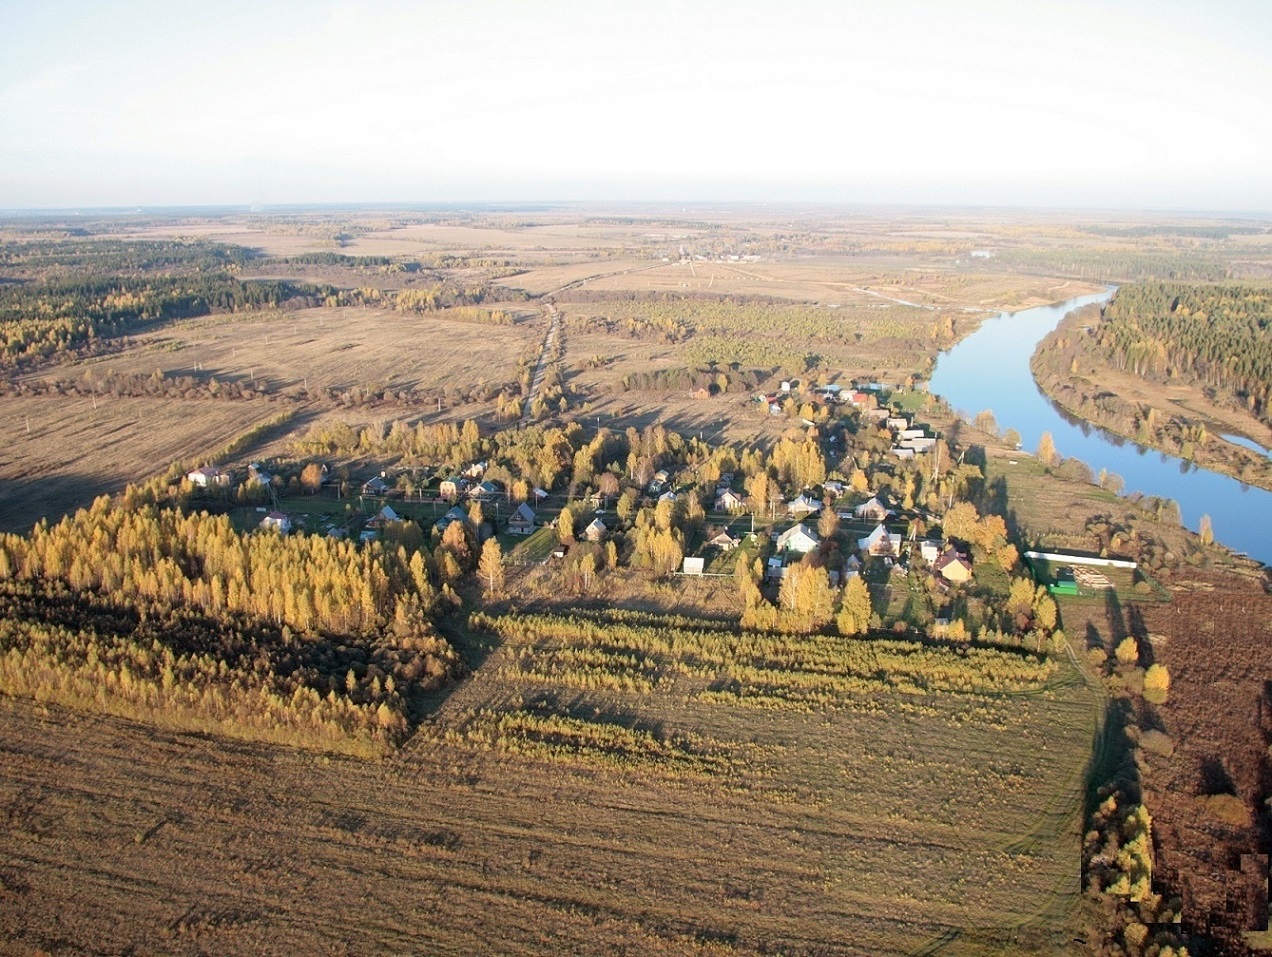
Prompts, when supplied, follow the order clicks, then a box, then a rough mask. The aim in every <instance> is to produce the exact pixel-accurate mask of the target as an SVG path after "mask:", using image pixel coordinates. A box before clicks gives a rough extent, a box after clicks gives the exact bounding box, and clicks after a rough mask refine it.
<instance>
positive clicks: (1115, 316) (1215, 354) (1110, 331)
mask: <svg viewBox="0 0 1272 957" xmlns="http://www.w3.org/2000/svg"><path fill="white" fill-rule="evenodd" d="M1096 334H1097V336H1098V341H1099V344H1100V347H1101V349H1102V350H1103V351H1104V353H1105V354H1106V355H1107V356H1108V358H1109V360H1110V362H1111V363H1112V364H1113V365H1115V366H1117V367H1118V368H1119V369H1126V370H1129V371H1131V372H1133V373H1135V374H1136V375H1139V376H1142V377H1144V378H1148V379H1154V380H1157V381H1167V380H1170V379H1184V380H1187V381H1192V382H1197V383H1200V384H1201V385H1203V386H1208V387H1210V388H1212V389H1215V390H1216V391H1218V392H1221V393H1226V394H1227V395H1229V396H1231V397H1233V398H1235V399H1236V400H1238V401H1239V402H1241V403H1242V404H1243V405H1244V406H1245V407H1246V408H1247V409H1249V410H1250V411H1251V412H1252V413H1254V414H1255V415H1256V416H1258V417H1260V418H1261V419H1263V420H1264V421H1269V399H1270V398H1272V287H1269V286H1266V285H1252V284H1244V283H1243V284H1235V283H1224V284H1219V285H1193V284H1185V283H1164V282H1153V283H1134V284H1132V285H1129V286H1123V287H1122V288H1121V289H1119V290H1118V291H1117V294H1116V295H1115V296H1114V298H1113V301H1112V302H1110V303H1109V305H1108V306H1107V307H1106V308H1105V310H1104V321H1103V322H1102V323H1101V324H1100V326H1099V328H1098V330H1097V333H1096Z"/></svg>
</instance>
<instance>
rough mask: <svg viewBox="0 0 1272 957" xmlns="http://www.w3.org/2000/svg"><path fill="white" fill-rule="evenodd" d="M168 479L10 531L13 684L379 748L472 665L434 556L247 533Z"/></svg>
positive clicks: (223, 726)
mask: <svg viewBox="0 0 1272 957" xmlns="http://www.w3.org/2000/svg"><path fill="white" fill-rule="evenodd" d="M154 492H155V489H145V488H141V489H132V490H130V491H129V493H127V494H126V495H125V496H124V499H123V500H122V501H120V502H118V503H112V502H111V501H110V500H109V499H107V498H105V497H103V498H101V499H98V501H97V502H95V503H94V504H93V506H92V508H90V509H84V510H81V511H79V512H77V513H76V514H75V515H73V516H68V517H67V518H65V519H63V520H62V521H61V522H59V523H58V524H56V525H52V526H49V525H47V524H43V523H41V524H39V525H37V526H36V528H35V529H34V530H33V531H32V533H31V535H30V536H26V537H24V536H17V535H5V536H3V537H2V538H0V583H4V584H5V586H6V589H7V590H6V591H5V592H4V596H3V601H4V603H5V606H6V614H5V615H4V618H5V621H6V625H5V634H4V641H3V642H0V646H2V647H3V654H4V659H3V664H0V668H3V673H2V674H0V683H3V688H4V690H5V691H7V692H8V693H11V694H24V695H31V696H34V697H36V698H38V699H42V700H54V701H58V702H59V703H62V704H68V705H72V706H87V707H90V708H96V707H105V708H106V709H107V710H109V711H112V713H119V714H125V715H128V716H132V717H143V718H146V719H148V720H154V721H158V722H160V723H165V724H171V723H172V722H174V721H178V720H179V718H180V720H179V723H180V725H181V726H182V727H187V728H198V729H204V730H206V729H213V728H215V729H216V730H218V731H221V732H222V733H228V734H231V735H234V736H241V737H264V738H267V739H270V740H284V741H287V742H289V743H295V744H300V745H302V746H307V747H319V748H330V749H334V750H350V749H352V750H354V751H356V752H358V753H363V752H365V751H368V750H370V751H372V752H379V751H383V750H384V749H386V748H387V747H390V746H392V745H394V744H396V743H397V742H399V741H400V740H401V739H402V738H403V737H404V736H405V734H406V732H407V730H408V710H409V707H410V701H409V699H410V697H411V696H412V695H414V694H416V693H418V692H422V691H429V690H435V689H437V688H440V687H441V686H443V685H444V684H445V683H446V682H447V681H448V680H450V679H451V678H452V677H454V676H455V675H457V674H459V672H460V668H461V665H460V661H459V658H458V657H457V655H456V654H455V652H454V650H453V649H452V648H451V647H450V645H449V644H448V643H447V642H446V641H445V639H443V638H441V637H440V636H438V635H437V634H436V633H435V632H434V630H433V626H432V623H431V620H430V617H429V616H430V613H431V612H432V611H433V604H434V602H435V601H436V596H437V590H436V588H435V587H434V585H433V584H432V582H431V580H430V577H429V563H428V556H427V554H426V553H422V552H420V551H415V552H414V553H413V554H408V552H407V549H406V548H405V547H397V548H391V547H384V546H381V545H379V544H373V545H371V546H369V547H358V546H357V545H355V544H354V543H351V542H347V541H345V542H339V541H335V540H333V539H329V538H326V537H322V536H316V535H301V536H292V537H284V536H280V535H274V534H260V533H251V534H243V533H240V532H237V531H236V530H235V529H234V528H233V526H232V524H231V523H230V520H229V519H228V517H226V516H224V515H222V516H212V515H209V514H208V513H206V512H191V513H187V512H184V511H182V510H179V509H172V508H160V507H157V505H156V504H155V503H154V501H153V498H154Z"/></svg>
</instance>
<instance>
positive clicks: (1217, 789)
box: [1197, 754, 1237, 797]
mask: <svg viewBox="0 0 1272 957" xmlns="http://www.w3.org/2000/svg"><path fill="white" fill-rule="evenodd" d="M1197 793H1198V794H1200V795H1209V794H1231V795H1233V796H1234V797H1235V796H1236V793H1237V785H1236V782H1235V781H1233V780H1232V775H1231V774H1230V773H1229V772H1228V769H1227V768H1226V767H1224V763H1223V759H1222V758H1221V757H1219V756H1218V755H1215V754H1212V755H1209V756H1207V757H1205V758H1202V759H1201V764H1200V765H1199V767H1198V768H1197Z"/></svg>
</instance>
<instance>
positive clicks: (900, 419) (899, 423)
mask: <svg viewBox="0 0 1272 957" xmlns="http://www.w3.org/2000/svg"><path fill="white" fill-rule="evenodd" d="M887 425H888V428H890V429H891V430H892V431H893V432H901V431H904V430H905V429H908V428H909V427H910V420H909V419H907V418H905V417H904V416H899V415H893V416H889V417H888V422H887Z"/></svg>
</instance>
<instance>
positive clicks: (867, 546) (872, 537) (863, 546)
mask: <svg viewBox="0 0 1272 957" xmlns="http://www.w3.org/2000/svg"><path fill="white" fill-rule="evenodd" d="M857 548H858V549H860V550H861V551H863V552H865V553H866V554H867V555H876V556H879V555H882V556H886V557H888V558H892V557H895V556H897V555H899V554H900V553H901V536H900V535H896V534H891V533H889V532H888V530H887V528H885V527H884V525H883V523H882V522H880V523H879V524H878V525H876V526H875V529H874V531H873V532H871V533H870V534H869V535H867V536H866V537H865V538H859V539H857Z"/></svg>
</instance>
